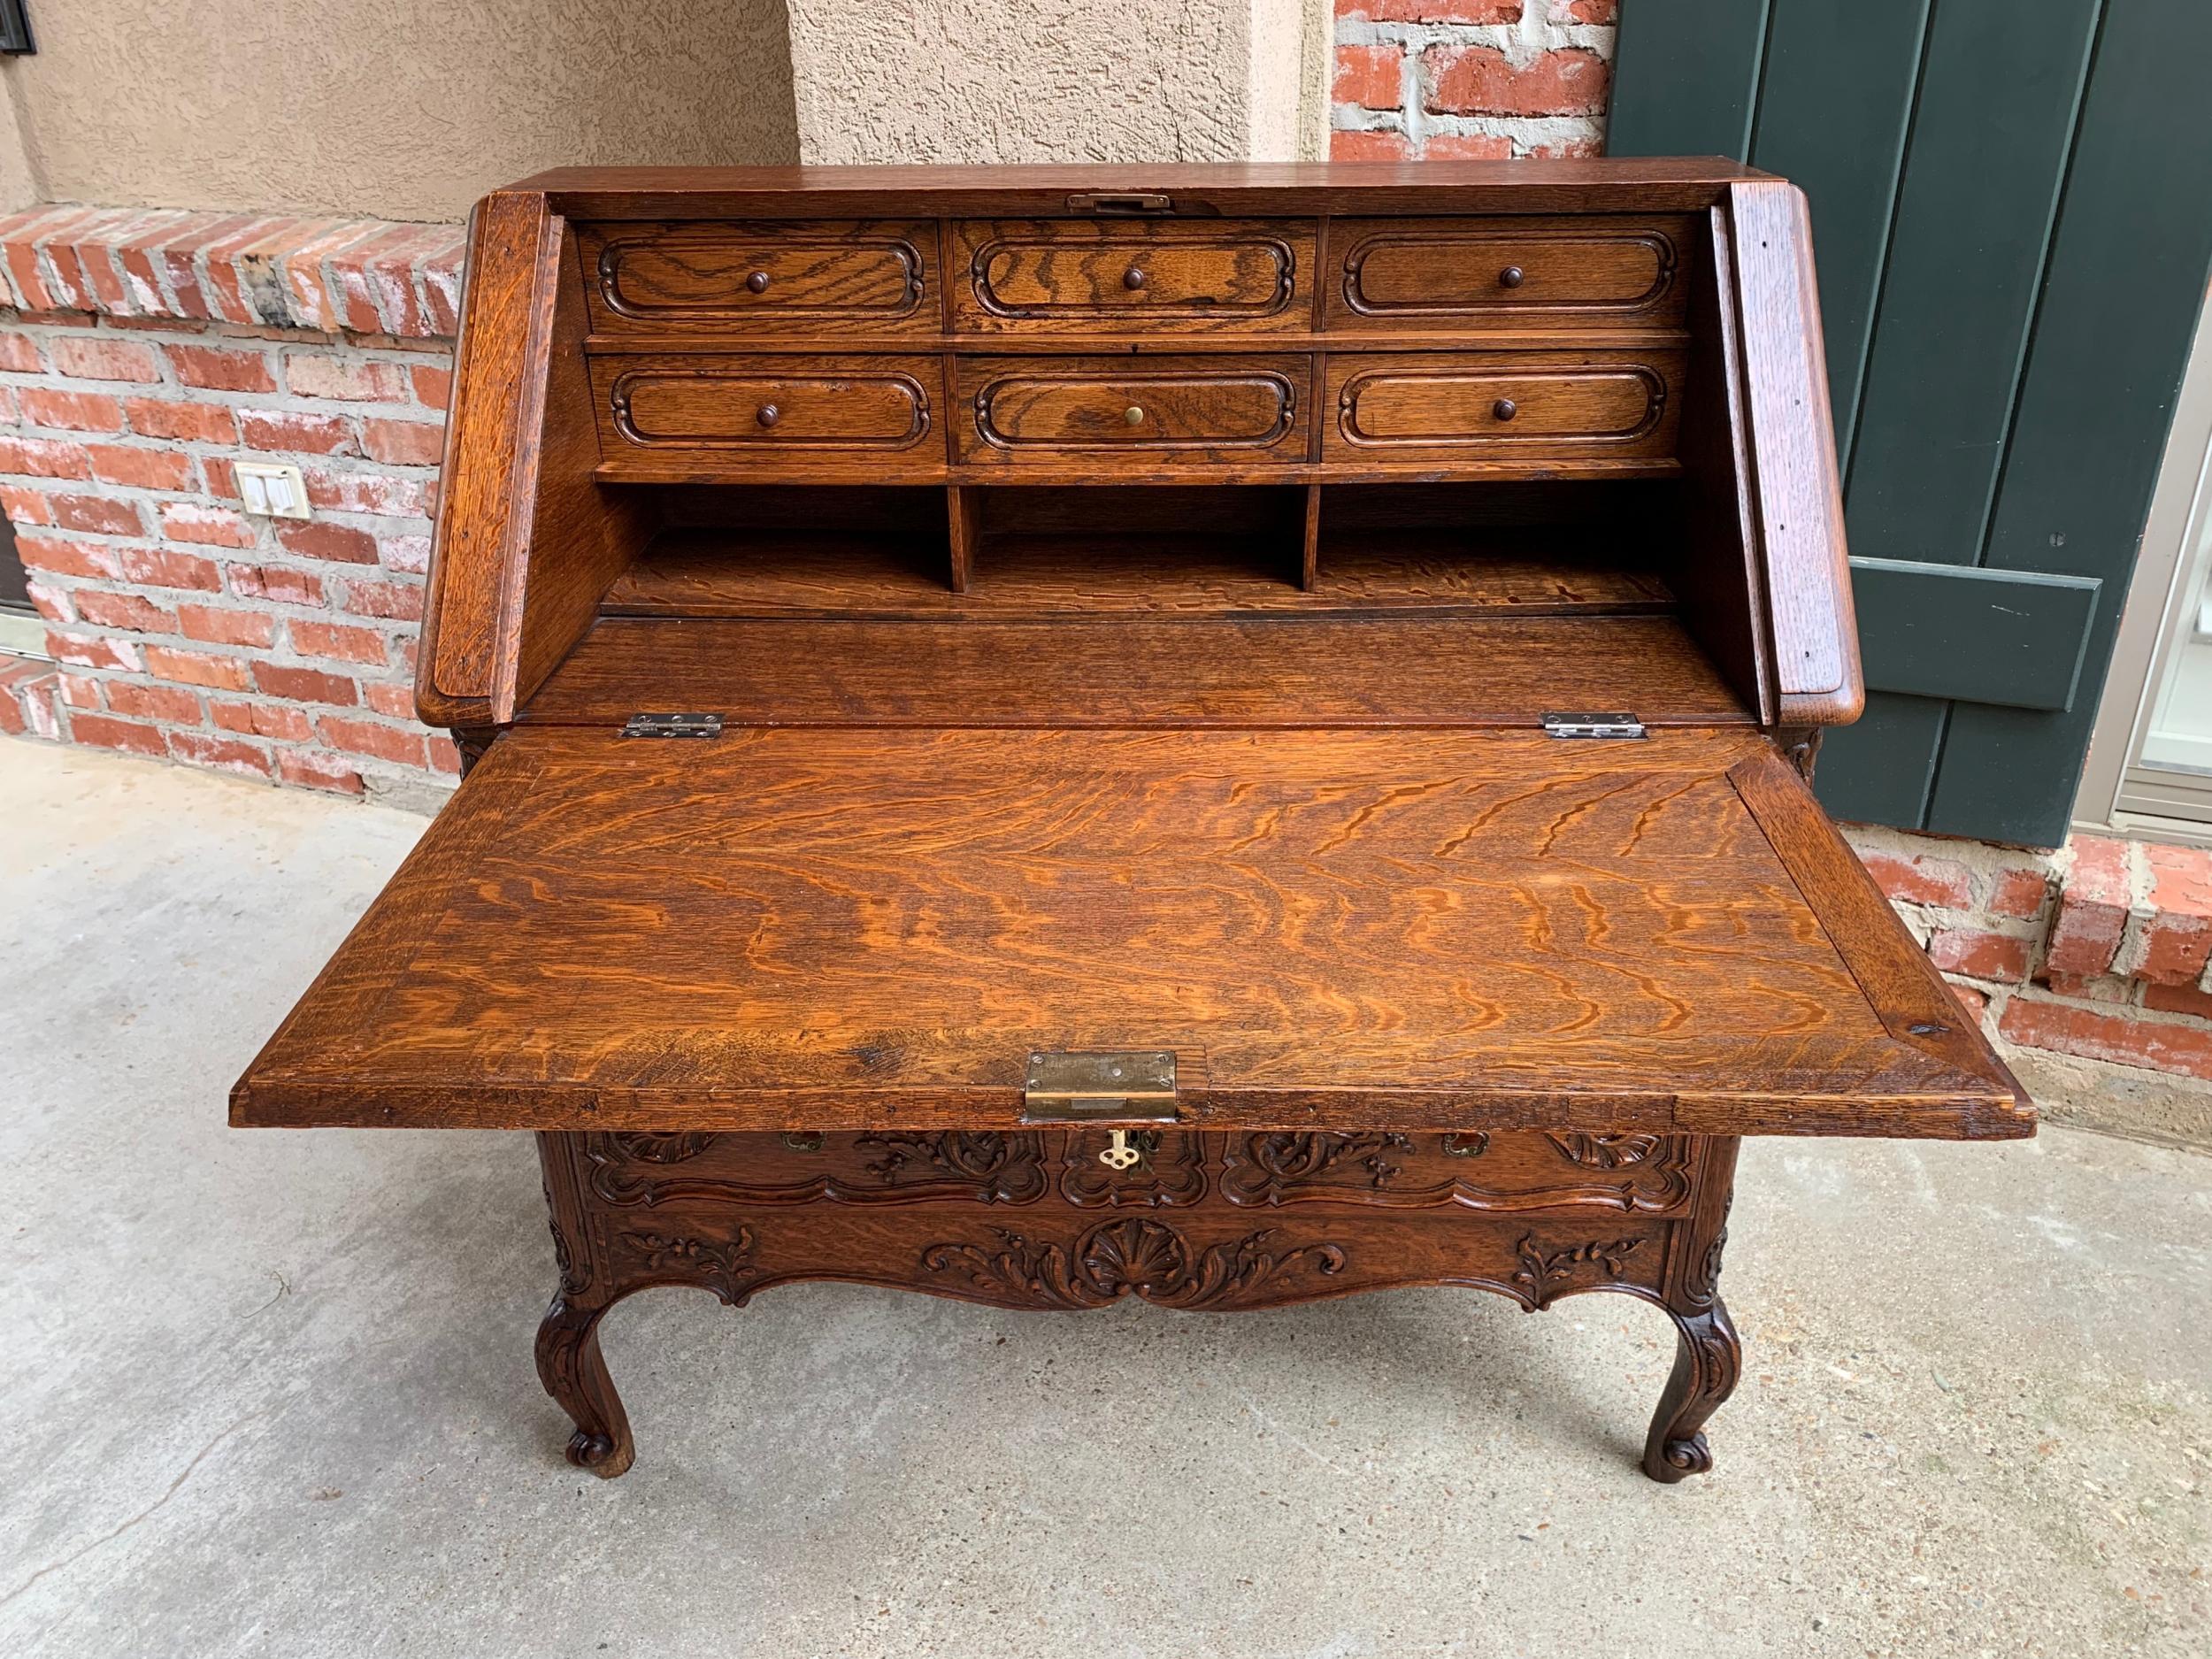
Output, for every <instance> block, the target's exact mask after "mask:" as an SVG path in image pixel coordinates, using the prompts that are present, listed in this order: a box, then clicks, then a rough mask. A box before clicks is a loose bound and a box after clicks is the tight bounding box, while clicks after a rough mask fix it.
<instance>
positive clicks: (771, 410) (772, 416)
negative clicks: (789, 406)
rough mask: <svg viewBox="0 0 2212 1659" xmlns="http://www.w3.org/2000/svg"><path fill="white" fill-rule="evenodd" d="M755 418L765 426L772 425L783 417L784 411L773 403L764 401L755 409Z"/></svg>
mask: <svg viewBox="0 0 2212 1659" xmlns="http://www.w3.org/2000/svg"><path fill="white" fill-rule="evenodd" d="M753 419H755V420H757V421H758V422H760V424H761V425H762V426H774V425H775V424H776V423H777V422H778V421H779V420H781V419H783V411H782V410H780V409H778V408H777V407H776V406H775V405H774V404H773V403H763V404H762V405H761V406H760V407H759V409H757V411H754V414H753Z"/></svg>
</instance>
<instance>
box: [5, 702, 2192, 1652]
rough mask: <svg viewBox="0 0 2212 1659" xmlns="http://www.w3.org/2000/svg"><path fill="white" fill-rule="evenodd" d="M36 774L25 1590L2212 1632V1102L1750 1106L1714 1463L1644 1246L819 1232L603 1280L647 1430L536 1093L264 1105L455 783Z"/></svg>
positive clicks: (1974, 1631)
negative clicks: (1507, 1250) (1288, 1258)
mask: <svg viewBox="0 0 2212 1659" xmlns="http://www.w3.org/2000/svg"><path fill="white" fill-rule="evenodd" d="M0 803H4V807H0V943H4V957H0V961H4V964H5V972H4V979H0V1008H4V1010H5V1022H4V1029H5V1030H6V1031H7V1033H9V1037H8V1055H9V1059H10V1062H11V1064H8V1065H7V1067H6V1068H5V1082H4V1099H5V1110H4V1114H0V1167H4V1168H5V1169H6V1170H7V1171H8V1172H9V1179H8V1182H7V1187H6V1202H5V1215H4V1218H0V1263H4V1274H0V1283H4V1286H5V1287H6V1294H7V1302H8V1306H7V1312H8V1314H9V1316H10V1317H9V1319H8V1323H7V1325H6V1327H5V1333H6V1340H4V1341H0V1403H4V1421H5V1424H6V1430H7V1433H8V1437H9V1439H10V1440H11V1441H12V1445H13V1447H14V1451H13V1453H12V1455H11V1456H10V1457H9V1458H8V1460H7V1462H8V1464H9V1472H8V1474H7V1476H6V1477H5V1479H4V1480H0V1652H4V1653H7V1654H10V1655H26V1656H28V1655H70V1656H71V1659H76V1656H78V1655H85V1656H93V1655H134V1659H135V1656H138V1655H162V1656H164V1659H169V1656H175V1659H186V1656H196V1655H234V1654H247V1655H263V1654H266V1655H284V1656H285V1659H310V1656H311V1655H347V1656H348V1659H353V1656H357V1655H371V1654H377V1655H381V1654H408V1655H598V1654H608V1655H639V1656H640V1659H643V1656H645V1655H652V1656H653V1659H687V1655H735V1654H760V1655H776V1656H777V1659H790V1656H796V1655H826V1654H840V1655H842V1654H854V1655H879V1654H882V1655H888V1654H936V1655H949V1656H951V1659H991V1656H993V1655H1017V1654H1019V1655H1031V1654H1040V1655H1042V1654H1051V1655H1058V1654H1071V1655H1072V1654H1081V1655H1173V1656H1174V1659H1188V1656H1191V1655H1382V1654H1389V1655H1425V1654H1468V1655H1564V1654H1576V1655H1627V1654H1636V1655H1645V1656H1649V1659H1658V1656H1660V1655H1693V1654H1694V1655H1701V1659H1719V1656H1721V1655H1750V1654H1761V1655H1767V1654H1789V1655H1796V1654H1806V1655H1830V1654H1833V1655H1867V1654H1875V1655H1914V1656H1915V1659H1933V1656H1936V1655H1985V1654H1991V1655H1993V1654H2034V1655H2091V1654H2127V1655H2203V1654H2205V1653H2206V1652H2207V1651H2208V1650H2212V1503H2208V1498H2207V1489H2208V1486H2212V1248H2208V1247H2212V1160H2207V1159H2205V1158H2202V1157H2199V1156H2193V1155H2191V1154H2188V1153H2185V1152H2178V1151H2172V1150H2167V1149H2163V1148H2154V1147H2147V1146H2141V1145H2136V1144H2133V1143H2131V1142H2127V1141H2116V1140H2108V1139H2102V1138H2099V1137H2096V1136H2093V1135H2088V1134H2085V1133H2078V1132H2072V1131H2068V1130H2063V1129H2047V1130H2046V1131H2045V1132H2044V1134H2043V1136H2042V1138H2041V1139H2039V1140H2038V1141H2033V1142H2029V1143H2025V1144H2013V1145H2008V1146H2001V1147H1995V1146H1983V1147H1973V1146H1952V1145H1934V1144H1920V1145H1914V1144H1909V1143H1903V1142H1874V1141H1828V1142H1818V1141H1795V1142H1784V1141H1763V1142H1754V1143H1751V1144H1749V1145H1748V1146H1747V1148H1746V1150H1745V1155H1744V1158H1743V1164H1742V1172H1741V1178H1740V1187H1739V1192H1740V1197H1739V1200H1738V1202H1737V1205H1736V1214H1735V1219H1734V1227H1733V1233H1732V1241H1731V1245H1730V1249H1729V1259H1728V1278H1727V1281H1726V1283H1727V1290H1728V1296H1729V1301H1730V1302H1731V1305H1732V1308H1733V1310H1734V1311H1735V1315H1736V1318H1737V1322H1738V1324H1739V1325H1740V1326H1741V1328H1742V1331H1743V1334H1744V1339H1745V1346H1746V1375H1745V1379H1744V1383H1743V1386H1741V1387H1740V1389H1739V1390H1738V1392H1737V1394H1736V1397H1735V1398H1734V1399H1733V1400H1732V1401H1731V1402H1729V1404H1728V1405H1727V1406H1725V1407H1724V1409H1722V1411H1721V1412H1720V1414H1719V1416H1718V1417H1717V1418H1716V1419H1715V1421H1714V1424H1713V1425H1712V1441H1713V1447H1714V1451H1715V1455H1716V1458H1717V1469H1716V1471H1715V1473H1714V1474H1713V1475H1711V1476H1710V1477H1708V1478H1706V1479H1701V1480H1694V1481H1691V1482H1688V1483H1686V1484H1685V1485H1683V1486H1677V1487H1672V1488H1668V1487H1662V1486H1655V1485H1653V1484H1652V1483H1650V1482H1649V1481H1647V1480H1646V1479H1644V1478H1643V1477H1642V1476H1641V1475H1640V1474H1639V1473H1638V1472H1637V1470H1636V1467H1635V1462H1636V1457H1637V1454H1638V1451H1639V1449H1640V1445H1641V1441H1642V1436H1643V1432H1644V1425H1645V1423H1646V1420H1647V1416H1648V1414H1649V1412H1650V1410H1651V1408H1652V1406H1653V1404H1654V1402H1655V1400H1656V1399H1657V1396H1658V1393H1659V1388H1660V1385H1661V1382H1662V1380H1663V1378H1664V1376H1665V1374H1666V1371H1667V1367H1668V1364H1669V1362H1670V1359H1671V1351H1672V1336H1671V1330H1670V1329H1669V1327H1668V1326H1667V1325H1666V1321H1665V1319H1664V1317H1663V1316H1662V1315H1661V1314H1660V1313H1658V1312H1657V1311H1656V1310H1653V1309H1650V1308H1647V1307H1645V1306H1643V1305H1642V1304H1640V1303H1637V1302H1631V1301H1629V1300H1627V1299H1625V1298H1620V1297H1583V1298H1579V1299H1576V1300H1572V1301H1569V1302H1563V1303H1561V1304H1560V1305H1559V1306H1558V1307H1557V1308H1555V1310H1553V1311H1551V1312H1550V1313H1548V1314H1547V1315H1544V1316H1541V1317H1525V1316H1523V1315H1522V1314H1520V1313H1518V1312H1517V1311H1516V1310H1514V1309H1513V1308H1512V1307H1511V1306H1510V1305H1509V1304H1508V1303H1506V1302H1503V1301H1502V1300H1498V1299H1495V1298H1491V1297H1487V1296H1484V1295H1481V1294H1476V1293H1472V1292H1456V1291H1408V1292H1396V1293H1391V1294H1380V1295H1371V1296H1365V1297H1357V1298H1353V1299H1350V1300H1348V1301H1343V1302H1334V1303H1325V1304H1321V1305H1318V1306H1314V1307H1309V1308H1304V1309H1299V1310H1285V1311H1279V1312H1274V1313H1265V1314H1253V1315H1245V1316H1239V1317H1209V1316H1205V1315H1179V1314H1174V1313H1169V1312H1164V1311H1160V1310H1153V1309H1148V1308H1141V1307H1133V1308H1129V1309H1125V1310H1112V1311H1109V1312H1106V1313H1101V1314H1095V1315H1091V1316H1088V1317H1044V1316H1021V1315H1013V1314H1003V1313H998V1312H995V1311H992V1310H984V1309H978V1308H971V1307H965V1306H962V1305H958V1304H955V1303H950V1302H937V1301H933V1300H931V1299H927V1298H923V1297H914V1296H905V1295H901V1294H895V1293H891V1292H879V1291H870V1290H864V1289H857V1288H852V1287H847V1286H799V1287H795V1288H792V1289H787V1290H781V1291H777V1292H774V1293H772V1294H767V1295H764V1297H763V1298H762V1299H761V1300H760V1301H759V1302H757V1303H756V1304H754V1306H753V1307H752V1308H750V1309H749V1310H744V1311H742V1312H738V1313H731V1312H727V1311H725V1310H721V1309H720V1308H718V1306H717V1305H716V1304H715V1303H714V1302H712V1301H711V1300H710V1298H707V1297H705V1296H703V1295H701V1294H683V1293H677V1292H664V1293H656V1294H649V1295H646V1296H642V1297H640V1298H638V1299H636V1300H634V1301H633V1302H629V1303H627V1304H626V1305H625V1306H624V1307H623V1308H621V1309H619V1310H617V1311H616V1312H615V1313H614V1314H613V1315H612V1316H611V1317H610V1319H609V1321H608V1325H607V1330H606V1348H607V1354H608V1358H609V1361H610V1363H611V1366H612V1367H613V1370H614V1372H615V1376H616V1379H617V1380H618V1383H619V1384H620V1385H621V1386H622V1388H623V1391H624V1394H625V1395H626V1399H627V1402H628V1404H629V1408H630V1415H631V1418H632V1420H633V1422H634V1424H635V1425H636V1427H637V1433H638V1446H639V1457H638V1463H637V1467H636V1469H635V1470H634V1471H633V1472H632V1473H631V1474H629V1475H628V1476H626V1477H625V1478H624V1479H620V1480H618V1481H615V1482H612V1483H602V1482H600V1481H598V1480H596V1479H593V1478H591V1477H589V1476H587V1475H582V1474H580V1473H578V1472H577V1471H573V1470H571V1469H570V1468H569V1467H568V1466H567V1465H566V1464H565V1463H563V1462H562V1461H561V1460H560V1446H561V1443H562V1441H563V1440H564V1439H565V1436H566V1433H567V1432H568V1425H567V1423H566V1421H565V1418H564V1417H562V1416H561V1415H560V1413H559V1412H558V1410H557V1409H556V1408H555V1407H554V1406H553V1405H552V1403H551V1402H549V1401H548V1400H547V1399H546V1398H545V1396H544V1395H543V1394H541V1392H540V1391H539V1388H538V1384H537V1380H536V1378H535V1375H534V1372H533V1371H532V1368H531V1359H530V1339H531V1335H532V1333H533V1331H534V1327H535V1323H536V1320H537V1317H538V1315H539V1313H540V1312H541V1310H542V1306H543V1303H544V1301H545V1298H546V1296H547V1294H549V1290H550V1287H551V1282H552V1273H553V1267H552V1260H551V1253H550V1249H549V1245H548V1243H547V1240H546V1233H545V1226H544V1221H543V1211H542V1208H541V1200H540V1197H539V1193H538V1177H537V1171H536V1165H535V1161H534V1156H533V1153H532V1149H531V1147H530V1143H529V1141H528V1140H527V1139H526V1137H524V1136H521V1135H500V1134H470V1135H451V1136H448V1137H445V1138H443V1139H437V1138H435V1137H434V1136H432V1135H430V1134H426V1133H398V1132H394V1133H346V1132H303V1133H265V1132H264V1133H234V1132H232V1131H231V1130H229V1129H227V1127H226V1126H225V1124H224V1096H225V1093H226V1091H227V1088H228V1086H229V1084H230V1082H231V1080H232V1079H233V1078H234V1076H235V1075H236V1074H237V1072H238V1071H240V1069H241V1068H242V1066H243V1065H244V1064H245V1063H246V1062H247V1060H248V1059H250V1057H251V1056H252V1054H253V1052H254V1050H255V1048H257V1046H258V1045H259V1043H260V1042H261V1041H262V1040H263V1038H264V1037H265V1036H266V1035H267V1033H269V1031H270V1030H271V1029H272V1028H273V1025H274V1024H275V1022H276V1021H277V1019H278V1018H280V1016H281V1015H282V1014H283V1012H284V1011H285V1010H286V1009H287V1008H288V1007H289V1006H290V1004H291V1002H292V1001H293V999H294V998H295V997H296V995H298V993H299V992H300V991H301V989H302V988H303V987H304V986H305V985H306V983H307V981H308V979H309V978H310V977H311V975H312V973H313V972H314V971H315V970H316V968H317V967H319V965H320V964H321V963H322V961H323V958H324V956H326V953H327V952H328V951H329V950H330V949H331V948H332V947H333V946H334V945H335V944H336V943H337V941H339V939H340V938H341V937H342V935H343V933H345V931H346V929H347V927H348V926H349V925H350V923H351V922H352V920H353V918H355V917H356V916H357V914H358V912H359V911H360V910H361V909H362V907H363V906H364V905H365V903H366V902H367V901H368V899H369V898H370V896H371V895H373V893H374V892H375V890H376V889H377V887H379V886H380V884H381V882H382V881H383V880H384V879H385V877H386V876H387V875H388V873H389V872H390V871H391V870H392V868H393V867H394V866H395V865H396V864H397V863H398V861H399V859H400V857H401V856H402V855H403V854H404V852H405V851H406V849H407V848H408V847H409V846H410V845H411V843H412V841H414V839H415V838H416V837H417V836H418V835H419V833H421V831H422V828H423V824H424V820H422V819H420V818H414V817H411V816H408V815H404V814H402V813H398V812H394V811H388V810H380V809H376V808H370V807H361V806H357V805H353V804H349V803H338V802H334V801H326V800H323V799H320V798H317V797H314V796H311V795H303V794H288V793H282V792H278V791H273V790H270V789H267V788H265V787H258V786H255V785H251V784H247V783H243V782H237V781H233V780H226V779H221V778H216V777H211V776H209V775H207V774H204V773H197V772H184V771H178V770H172V769H169V768H166V767H163V766H160V765H156V764H148V763H144V762H139V761H133V760H123V759H118V758H112V757H105V756H98V755H91V754H87V753H84V752H81V751H72V750H68V749H54V748H47V747H43V746H39V745H35V744H29V743H25V742H20V741H0Z"/></svg>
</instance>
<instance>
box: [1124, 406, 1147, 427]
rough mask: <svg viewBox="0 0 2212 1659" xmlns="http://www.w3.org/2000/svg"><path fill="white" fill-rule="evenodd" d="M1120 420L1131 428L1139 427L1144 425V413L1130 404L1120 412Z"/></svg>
mask: <svg viewBox="0 0 2212 1659" xmlns="http://www.w3.org/2000/svg"><path fill="white" fill-rule="evenodd" d="M1121 418H1122V419H1123V420H1125V421H1126V422H1127V423H1128V424H1129V425H1130V426H1142V425H1144V411H1143V410H1141V409H1140V408H1138V407H1137V405H1136V404H1134V403H1132V404H1130V405H1129V407H1128V408H1126V409H1125V410H1123V411H1121Z"/></svg>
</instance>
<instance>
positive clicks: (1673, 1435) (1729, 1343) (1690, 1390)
mask: <svg viewBox="0 0 2212 1659" xmlns="http://www.w3.org/2000/svg"><path fill="white" fill-rule="evenodd" d="M1668 1311H1669V1312H1673V1311H1674V1310H1671V1309H1670V1310H1668ZM1674 1323H1675V1326H1676V1329H1677V1331H1678V1333H1679V1335H1678V1340H1677V1341H1676V1343H1675V1350H1674V1372H1673V1374H1672V1375H1671V1376H1670V1377H1669V1378H1668V1379H1667V1387H1666V1392H1665V1393H1663V1394H1661V1395H1660V1396H1659V1410H1658V1413H1657V1415H1656V1416H1655V1417H1653V1418H1652V1419H1651V1435H1650V1438H1649V1439H1647V1440H1646V1441H1645V1442H1644V1472H1645V1473H1646V1474H1647V1475H1649V1476H1650V1477H1651V1478H1652V1479H1654V1480H1664V1481H1668V1482H1673V1481H1677V1480H1679V1479H1682V1478H1683V1477H1684V1476H1686V1475H1701V1474H1703V1473H1705V1472H1706V1471H1708V1470H1709V1469H1710V1468H1712V1466H1713V1454H1712V1453H1711V1452H1710V1451H1709V1450H1708V1449H1707V1448H1706V1445H1705V1436H1704V1434H1703V1433H1702V1432H1701V1431H1702V1429H1703V1428H1704V1425H1705V1419H1706V1418H1708V1417H1711V1416H1712V1415H1713V1413H1714V1412H1716V1411H1717V1410H1718V1409H1720V1404H1721V1402H1722V1401H1724V1400H1725V1399H1727V1398H1728V1396H1729V1395H1730V1394H1732V1393H1734V1392H1735V1388H1736V1377H1737V1373H1738V1372H1739V1371H1741V1370H1742V1369H1743V1345H1742V1344H1741V1343H1740V1342H1739V1341H1738V1340H1736V1327H1735V1326H1734V1325H1731V1324H1729V1322H1728V1310H1727V1308H1726V1306H1724V1304H1723V1303H1722V1302H1721V1300H1720V1298H1719V1297H1717V1296H1716V1297H1714V1298H1713V1304H1712V1306H1711V1307H1709V1308H1706V1309H1704V1310H1701V1311H1699V1312H1696V1313H1675V1314H1674Z"/></svg>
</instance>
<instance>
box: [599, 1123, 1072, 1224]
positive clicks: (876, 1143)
mask: <svg viewBox="0 0 2212 1659" xmlns="http://www.w3.org/2000/svg"><path fill="white" fill-rule="evenodd" d="M1049 1138H1050V1137H1049V1135H1048V1133H1046V1132H1042V1131H1015V1132H1011V1133H968V1132H964V1131H933V1132H930V1133H912V1134H894V1133H880V1134H850V1133H843V1134H822V1133H809V1132H803V1131H802V1132H795V1133H787V1134H754V1133H728V1134H710V1133H691V1134H607V1133H602V1134H591V1135H587V1136H586V1137H585V1138H584V1165H585V1170H586V1180H587V1181H588V1185H589V1187H590V1188H591V1192H592V1195H593V1196H594V1197H595V1198H596V1199H598V1200H600V1201H601V1202H605V1203H609V1204H614V1205H618V1206H635V1207H638V1208H641V1209H652V1208H655V1207H657V1206H659V1205H662V1204H671V1203H673V1204H684V1203H698V1202H718V1201H727V1202H743V1203H759V1204H782V1203H810V1202H815V1201H817V1200H821V1199H827V1200H831V1201H833V1202H841V1203H912V1202H921V1201H925V1200H936V1201H944V1200H967V1201H970V1202H977V1203H986V1204H1025V1203H1030V1202H1034V1201H1035V1200H1037V1199H1039V1198H1041V1197H1043V1196H1044V1195H1045V1194H1047V1193H1048V1191H1049V1190H1050V1185H1051V1183H1050V1175H1049V1168H1048V1164H1049V1155H1050V1147H1049V1145H1048V1141H1049Z"/></svg>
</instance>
